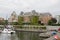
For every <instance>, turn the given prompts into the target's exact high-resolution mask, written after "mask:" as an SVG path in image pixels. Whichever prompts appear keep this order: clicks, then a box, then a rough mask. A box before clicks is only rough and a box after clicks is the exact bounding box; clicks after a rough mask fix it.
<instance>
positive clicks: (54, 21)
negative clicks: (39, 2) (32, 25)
mask: <svg viewBox="0 0 60 40" xmlns="http://www.w3.org/2000/svg"><path fill="white" fill-rule="evenodd" d="M56 22H57V20H56V19H55V18H51V20H49V21H48V25H52V24H55V23H56Z"/></svg>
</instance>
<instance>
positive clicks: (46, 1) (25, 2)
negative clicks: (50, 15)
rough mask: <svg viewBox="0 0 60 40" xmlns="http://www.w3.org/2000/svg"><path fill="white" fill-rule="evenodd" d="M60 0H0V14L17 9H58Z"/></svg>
mask: <svg viewBox="0 0 60 40" xmlns="http://www.w3.org/2000/svg"><path fill="white" fill-rule="evenodd" d="M59 5H60V0H0V14H1V13H2V16H4V15H3V14H9V13H11V12H12V11H13V10H15V11H16V12H19V11H21V10H22V11H29V10H33V9H35V10H37V11H42V12H44V11H50V12H53V11H54V10H60V6H59Z"/></svg>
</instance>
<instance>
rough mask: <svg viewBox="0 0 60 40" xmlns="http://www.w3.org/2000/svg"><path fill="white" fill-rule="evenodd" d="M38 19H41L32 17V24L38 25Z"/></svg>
mask: <svg viewBox="0 0 60 40" xmlns="http://www.w3.org/2000/svg"><path fill="white" fill-rule="evenodd" d="M38 19H39V18H38V16H32V19H31V23H32V24H34V25H35V24H38Z"/></svg>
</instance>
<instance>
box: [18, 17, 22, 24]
mask: <svg viewBox="0 0 60 40" xmlns="http://www.w3.org/2000/svg"><path fill="white" fill-rule="evenodd" d="M18 23H19V24H22V23H23V17H21V16H18Z"/></svg>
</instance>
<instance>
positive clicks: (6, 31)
mask: <svg viewBox="0 0 60 40" xmlns="http://www.w3.org/2000/svg"><path fill="white" fill-rule="evenodd" d="M9 26H10V25H9ZM9 26H7V27H6V28H4V29H3V31H2V33H8V34H13V33H15V31H14V30H13V28H11V27H9Z"/></svg>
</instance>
